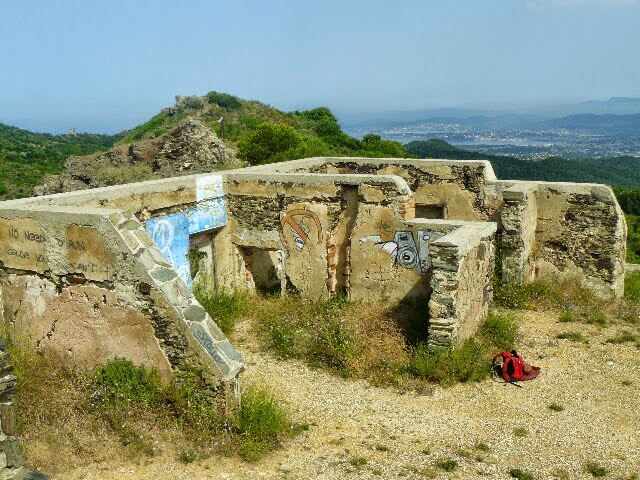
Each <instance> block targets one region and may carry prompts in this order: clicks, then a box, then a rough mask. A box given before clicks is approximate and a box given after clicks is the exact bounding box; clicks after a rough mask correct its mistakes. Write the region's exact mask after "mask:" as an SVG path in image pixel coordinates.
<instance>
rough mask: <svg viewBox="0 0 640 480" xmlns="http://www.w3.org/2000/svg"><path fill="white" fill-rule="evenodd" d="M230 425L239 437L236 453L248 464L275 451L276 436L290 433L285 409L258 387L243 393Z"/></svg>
mask: <svg viewBox="0 0 640 480" xmlns="http://www.w3.org/2000/svg"><path fill="white" fill-rule="evenodd" d="M233 424H234V426H235V428H236V429H237V432H238V433H239V434H240V435H241V443H240V454H241V455H242V456H243V458H245V459H246V460H247V461H252V462H253V461H257V460H259V459H260V458H262V456H263V455H264V454H265V453H266V452H269V451H271V450H273V449H274V448H276V447H277V446H278V445H279V443H278V440H279V437H280V436H281V435H283V434H288V433H290V432H291V431H292V430H293V425H292V423H291V422H290V421H289V413H288V411H287V409H285V408H284V407H283V406H282V405H281V404H280V402H279V401H278V399H277V398H276V397H275V396H274V395H273V394H272V393H271V392H269V390H267V389H266V388H258V387H249V388H247V390H245V391H244V392H243V394H242V403H241V408H240V409H239V410H238V411H237V412H236V413H235V415H234V417H233Z"/></svg>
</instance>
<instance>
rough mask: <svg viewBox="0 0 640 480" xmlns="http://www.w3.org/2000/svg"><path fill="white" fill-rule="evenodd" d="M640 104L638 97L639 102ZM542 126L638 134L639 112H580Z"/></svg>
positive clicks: (618, 133)
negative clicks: (615, 113) (598, 113)
mask: <svg viewBox="0 0 640 480" xmlns="http://www.w3.org/2000/svg"><path fill="white" fill-rule="evenodd" d="M638 103H639V104H640V99H639V102H638ZM540 125H541V126H542V127H543V128H566V129H571V130H584V131H590V132H595V133H607V134H609V135H640V113H636V114H632V115H613V114H606V115H595V114H593V113H582V114H579V115H570V116H568V117H562V118H556V119H554V120H547V121H544V122H541V123H540Z"/></svg>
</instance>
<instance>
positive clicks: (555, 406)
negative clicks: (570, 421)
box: [549, 402, 564, 412]
mask: <svg viewBox="0 0 640 480" xmlns="http://www.w3.org/2000/svg"><path fill="white" fill-rule="evenodd" d="M549 409H550V410H553V411H554V412H562V411H564V407H563V406H562V405H559V404H557V403H555V402H553V403H552V404H551V405H549Z"/></svg>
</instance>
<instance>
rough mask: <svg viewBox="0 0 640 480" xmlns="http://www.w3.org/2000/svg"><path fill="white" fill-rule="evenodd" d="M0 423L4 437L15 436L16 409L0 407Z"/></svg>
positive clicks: (10, 406)
mask: <svg viewBox="0 0 640 480" xmlns="http://www.w3.org/2000/svg"><path fill="white" fill-rule="evenodd" d="M0 422H1V425H2V430H1V431H2V433H4V434H5V435H15V434H16V430H17V428H16V426H17V423H16V407H15V406H13V405H6V404H2V405H0Z"/></svg>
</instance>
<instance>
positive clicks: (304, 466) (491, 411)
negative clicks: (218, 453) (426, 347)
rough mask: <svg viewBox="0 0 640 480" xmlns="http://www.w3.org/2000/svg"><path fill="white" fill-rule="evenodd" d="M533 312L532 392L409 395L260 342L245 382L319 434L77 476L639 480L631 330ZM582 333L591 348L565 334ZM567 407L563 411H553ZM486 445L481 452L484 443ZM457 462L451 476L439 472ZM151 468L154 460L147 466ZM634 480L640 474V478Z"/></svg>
mask: <svg viewBox="0 0 640 480" xmlns="http://www.w3.org/2000/svg"><path fill="white" fill-rule="evenodd" d="M557 318H558V314H557V313H553V312H525V313H524V314H523V325H522V327H521V331H522V333H523V338H524V339H525V345H524V346H523V347H522V348H521V349H520V351H521V353H522V354H523V356H524V358H525V360H526V361H528V362H529V363H532V364H534V365H537V366H540V367H542V372H541V374H540V376H539V377H538V378H537V379H535V380H532V381H529V382H524V383H522V384H521V385H522V388H518V387H515V386H513V385H508V384H505V383H504V382H502V381H499V380H497V379H490V380H486V381H484V382H482V383H470V384H459V385H456V386H453V387H450V388H446V389H445V388H441V387H435V388H434V389H433V390H432V391H429V392H423V394H418V393H413V392H409V393H403V392H400V391H398V390H397V389H393V388H378V387H373V386H371V385H369V384H368V383H367V382H365V381H359V380H349V379H347V380H345V379H341V378H338V377H336V376H335V375H332V374H330V373H328V372H324V371H318V370H310V369H309V368H308V367H306V366H305V365H304V364H302V363H300V362H296V361H289V360H287V361H278V360H275V359H273V358H272V357H270V356H268V355H265V354H264V353H263V352H261V351H259V350H258V349H257V348H256V347H255V346H253V345H251V344H249V343H244V344H242V343H240V344H237V348H238V350H240V351H241V353H242V354H243V355H244V356H245V358H246V360H247V361H248V368H247V372H246V373H245V374H244V378H245V379H246V380H247V381H264V382H266V383H267V384H269V385H270V386H272V387H273V388H274V390H275V391H276V392H277V393H278V394H279V395H280V396H281V397H282V398H284V399H287V401H288V403H289V405H290V406H291V410H292V411H293V412H294V417H295V419H296V420H298V421H301V422H308V423H310V424H311V428H310V429H309V431H307V432H304V433H303V434H302V435H300V436H298V437H297V438H295V439H292V440H291V441H289V443H288V444H287V445H286V446H285V448H283V449H281V450H279V451H276V452H274V453H272V454H270V455H268V456H267V457H265V458H264V459H263V460H261V461H260V462H258V463H256V464H249V463H246V462H244V461H242V460H240V459H238V458H220V457H212V458H210V459H207V460H205V461H202V462H196V463H193V464H188V465H184V464H182V463H180V462H177V461H176V460H175V459H176V456H175V455H171V454H165V455H164V456H161V457H156V458H152V459H150V460H148V461H147V460H145V461H141V463H139V464H136V465H113V464H110V463H104V464H94V465H90V466H88V467H84V468H81V469H76V470H74V471H70V472H66V473H64V474H62V475H60V476H58V477H56V478H61V479H62V478H65V479H66V478H69V479H86V480H94V479H95V480H97V479H105V480H106V479H116V478H117V479H165V478H167V479H169V478H170V479H185V480H187V479H327V480H330V479H346V478H349V479H351V478H354V479H395V478H401V479H414V478H416V479H422V478H443V479H467V478H470V479H473V478H480V479H484V478H488V479H509V478H512V477H511V475H510V474H509V471H510V470H511V469H514V468H518V469H520V470H522V471H524V472H528V473H530V474H531V475H533V477H534V478H535V479H538V480H540V479H561V480H564V479H583V478H593V477H592V476H591V475H590V474H589V473H588V472H587V467H586V466H587V464H588V463H589V462H595V463H597V464H598V465H600V466H603V467H605V468H606V469H607V471H608V473H607V475H606V477H605V478H610V479H625V480H626V479H629V478H630V477H631V476H632V475H633V474H637V475H640V435H639V434H640V408H639V405H640V402H639V400H640V378H639V375H638V374H639V373H640V352H639V350H638V349H637V348H636V346H635V345H634V344H633V343H627V344H622V345H613V344H607V343H605V341H606V339H607V338H610V337H612V336H614V335H615V334H616V333H617V332H619V331H620V330H622V327H620V326H618V327H608V328H599V327H595V326H590V325H585V324H577V323H574V324H563V323H558V322H557ZM566 331H580V332H582V334H583V336H584V337H585V338H587V339H588V343H584V342H573V341H570V340H559V339H556V335H557V334H558V333H560V332H566ZM553 403H555V404H557V405H560V406H562V407H563V408H564V410H562V411H554V410H552V409H550V408H549V406H550V405H551V404H553ZM479 447H480V448H479ZM446 460H455V461H456V462H457V468H456V469H455V471H453V472H447V471H445V470H444V469H443V468H441V467H440V466H438V464H439V463H442V462H443V461H446ZM143 462H145V463H143ZM631 478H632V477H631Z"/></svg>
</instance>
